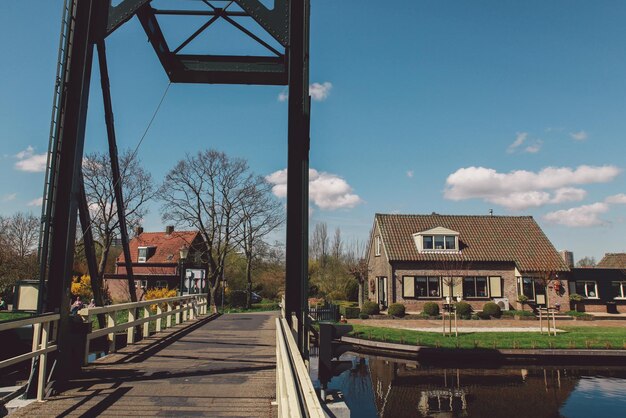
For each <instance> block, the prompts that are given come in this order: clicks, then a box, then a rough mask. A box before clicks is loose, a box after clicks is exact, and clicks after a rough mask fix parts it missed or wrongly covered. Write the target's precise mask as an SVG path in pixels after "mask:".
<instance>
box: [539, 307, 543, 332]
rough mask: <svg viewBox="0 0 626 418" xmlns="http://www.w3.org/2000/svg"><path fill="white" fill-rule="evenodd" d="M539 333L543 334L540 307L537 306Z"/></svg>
mask: <svg viewBox="0 0 626 418" xmlns="http://www.w3.org/2000/svg"><path fill="white" fill-rule="evenodd" d="M539 334H543V321H542V317H541V308H539Z"/></svg>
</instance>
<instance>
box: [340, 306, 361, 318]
mask: <svg viewBox="0 0 626 418" xmlns="http://www.w3.org/2000/svg"><path fill="white" fill-rule="evenodd" d="M360 313H361V309H359V308H354V307H349V306H346V308H345V309H344V313H343V315H344V316H345V317H346V319H354V318H358V317H359V314H360Z"/></svg>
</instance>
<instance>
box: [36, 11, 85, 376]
mask: <svg viewBox="0 0 626 418" xmlns="http://www.w3.org/2000/svg"><path fill="white" fill-rule="evenodd" d="M94 2H95V0H77V1H76V2H75V5H76V8H75V14H74V18H73V21H72V25H74V27H73V31H72V32H71V39H70V40H69V44H70V45H71V48H72V51H71V55H70V56H69V58H68V60H69V61H68V62H67V63H66V65H67V68H68V74H67V78H66V80H65V88H66V91H65V98H64V101H63V102H62V103H61V107H62V109H61V112H62V118H63V123H62V129H60V131H59V134H58V136H57V139H56V140H57V145H58V148H59V150H60V152H59V155H58V160H57V167H56V169H55V170H54V173H53V175H54V177H56V178H55V179H54V182H55V183H56V184H57V188H56V196H55V198H54V201H53V202H51V204H53V205H54V209H53V213H54V216H53V217H52V219H51V220H50V222H51V227H52V228H51V229H52V235H51V238H50V268H49V274H48V286H47V291H46V295H45V300H44V307H43V310H44V311H52V312H58V313H59V314H60V315H61V319H60V321H59V334H58V357H57V361H58V364H57V365H56V370H63V372H62V373H63V374H64V375H66V374H69V372H71V371H72V370H73V369H76V368H78V367H79V366H80V363H81V356H77V357H76V358H75V359H74V361H72V360H73V359H72V353H71V351H72V339H71V336H70V318H69V304H70V283H71V277H72V264H73V261H74V244H75V241H74V240H75V238H76V218H77V216H76V215H77V211H78V206H79V196H80V184H79V179H80V172H81V164H82V159H83V146H84V142H85V124H86V120H87V103H88V100H89V85H90V81H91V64H92V59H93V43H92V42H91V39H90V32H91V28H92V25H93V23H94V17H95V12H94V4H95V3H94ZM72 366H75V367H72Z"/></svg>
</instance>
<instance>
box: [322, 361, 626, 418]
mask: <svg viewBox="0 0 626 418" xmlns="http://www.w3.org/2000/svg"><path fill="white" fill-rule="evenodd" d="M352 360H353V366H354V367H353V368H352V370H350V371H347V372H344V373H343V374H342V375H341V376H339V377H335V378H333V380H332V381H331V383H330V385H329V387H330V388H335V389H339V390H341V391H342V392H343V393H344V397H345V399H346V403H347V404H348V407H349V408H350V410H351V414H352V417H359V418H360V417H376V416H378V417H392V418H401V417H433V418H452V417H489V418H496V417H506V418H518V417H519V418H521V417H537V418H542V417H545V418H553V417H572V418H577V417H593V416H612V417H620V416H624V411H625V410H626V367H621V366H620V367H615V366H612V367H584V368H578V367H558V368H557V367H548V366H546V367H543V366H541V367H539V366H516V367H514V366H505V367H498V368H488V367H483V368H474V369H471V368H458V369H447V368H439V367H429V366H428V365H424V364H418V363H416V362H410V361H400V360H393V359H385V358H379V357H353V358H352Z"/></svg>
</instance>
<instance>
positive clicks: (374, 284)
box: [370, 279, 376, 293]
mask: <svg viewBox="0 0 626 418" xmlns="http://www.w3.org/2000/svg"><path fill="white" fill-rule="evenodd" d="M375 291H376V282H375V281H374V279H372V280H370V293H374V292H375Z"/></svg>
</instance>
